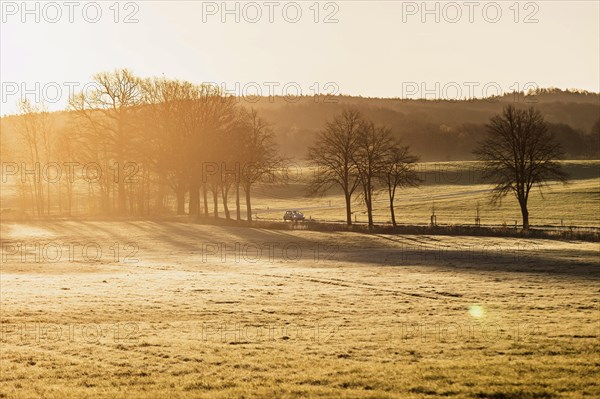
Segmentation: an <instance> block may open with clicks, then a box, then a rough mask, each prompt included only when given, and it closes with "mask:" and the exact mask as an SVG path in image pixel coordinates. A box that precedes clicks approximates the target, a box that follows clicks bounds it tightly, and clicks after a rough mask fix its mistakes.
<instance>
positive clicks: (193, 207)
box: [188, 181, 200, 216]
mask: <svg viewBox="0 0 600 399" xmlns="http://www.w3.org/2000/svg"><path fill="white" fill-rule="evenodd" d="M188 212H189V214H190V216H197V215H199V214H200V187H198V183H196V182H195V181H192V182H190V204H189V206H188Z"/></svg>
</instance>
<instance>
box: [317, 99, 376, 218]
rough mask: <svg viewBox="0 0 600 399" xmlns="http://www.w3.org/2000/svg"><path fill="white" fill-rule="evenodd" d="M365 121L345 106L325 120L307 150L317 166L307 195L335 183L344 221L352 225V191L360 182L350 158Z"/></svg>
mask: <svg viewBox="0 0 600 399" xmlns="http://www.w3.org/2000/svg"><path fill="white" fill-rule="evenodd" d="M364 125H365V121H364V119H363V117H362V115H361V113H360V112H359V111H358V110H356V109H345V110H344V111H342V113H341V114H340V115H337V116H335V117H334V119H333V120H332V121H329V122H327V124H326V125H325V129H324V130H323V131H322V132H320V133H319V135H318V136H317V142H316V144H315V145H314V146H312V147H310V148H309V150H308V159H309V161H310V162H311V164H312V165H313V166H315V167H316V168H317V171H316V172H315V176H314V178H313V180H312V182H311V184H310V188H309V191H310V193H311V194H313V195H315V194H322V193H324V192H325V191H327V190H328V189H329V188H331V187H333V186H339V187H340V188H341V189H342V190H343V192H344V198H345V200H346V223H347V224H348V225H351V224H352V194H354V191H355V190H356V188H357V187H358V185H359V183H360V181H359V177H358V173H357V169H356V166H355V164H354V161H353V158H354V156H355V153H356V151H357V147H358V144H357V141H358V137H359V135H360V131H361V130H362V129H364Z"/></svg>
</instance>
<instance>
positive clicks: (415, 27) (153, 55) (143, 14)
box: [0, 0, 600, 114]
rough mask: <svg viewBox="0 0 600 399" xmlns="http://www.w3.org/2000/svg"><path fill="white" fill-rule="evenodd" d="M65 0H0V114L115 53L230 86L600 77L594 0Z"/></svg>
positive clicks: (483, 83) (505, 82)
mask: <svg viewBox="0 0 600 399" xmlns="http://www.w3.org/2000/svg"><path fill="white" fill-rule="evenodd" d="M75 3H76V5H75V6H74V8H69V7H70V6H67V5H65V4H64V2H62V1H58V2H55V3H50V5H47V4H46V3H45V2H30V3H27V7H28V10H30V11H31V12H30V13H25V10H24V9H23V6H22V5H21V1H18V2H11V1H3V2H2V25H1V32H0V33H1V39H0V44H1V48H0V52H1V54H0V56H1V58H0V60H1V69H0V72H1V80H2V114H7V113H12V112H14V110H15V105H14V104H15V102H16V101H17V99H18V98H20V97H21V96H22V95H24V94H26V93H25V91H26V90H28V91H29V94H28V96H29V98H32V99H33V98H34V96H35V95H36V94H37V95H38V97H45V98H46V100H47V102H48V103H49V106H50V108H51V109H57V108H61V107H64V105H65V104H66V98H67V96H68V93H69V91H70V89H69V86H70V85H71V86H72V85H75V84H78V85H83V84H85V83H87V82H90V81H91V76H92V75H93V74H94V73H96V72H100V71H105V70H112V69H114V68H120V67H127V68H130V69H132V70H133V71H134V72H135V73H136V74H138V75H141V76H154V75H162V74H164V75H166V76H168V77H174V78H179V79H186V80H190V81H193V82H217V83H219V84H220V83H224V84H225V85H226V86H225V87H226V89H228V90H230V91H232V92H236V93H238V94H240V93H241V94H244V93H245V94H252V93H255V92H257V91H260V92H261V93H262V94H264V95H267V94H269V91H270V90H271V91H272V92H273V93H274V94H286V93H287V94H294V93H295V92H296V91H297V90H298V89H300V90H302V92H303V94H314V91H317V90H319V91H321V92H327V93H331V92H339V93H343V94H352V95H363V96H380V97H424V96H427V97H430V98H431V97H445V98H455V97H459V96H460V97H467V96H469V95H473V96H476V97H480V96H482V95H485V94H495V92H496V91H497V90H499V89H501V90H502V91H511V90H513V89H515V88H522V87H523V86H524V85H525V84H527V83H530V85H531V86H533V85H537V86H540V87H548V86H553V87H560V88H579V89H586V90H591V91H596V92H597V91H599V90H600V89H599V85H600V76H599V75H600V72H599V71H600V65H599V59H600V53H599V52H600V50H599V49H600V39H599V37H600V21H599V18H600V5H599V4H600V2H599V1H596V0H591V1H535V2H526V1H522V2H519V3H518V4H517V6H515V5H514V4H515V1H497V2H488V1H483V2H471V3H468V2H464V1H457V2H432V1H430V2H427V4H426V7H427V9H428V10H430V11H431V13H429V14H425V13H424V9H423V3H422V2H421V1H418V2H406V1H335V2H327V1H321V2H319V4H318V5H317V6H315V1H297V2H287V1H273V2H268V1H267V2H262V1H257V2H253V3H251V4H248V2H227V8H228V9H229V10H233V11H232V13H230V14H225V13H224V6H223V3H222V2H221V1H218V2H202V1H180V2H174V1H138V2H120V3H119V4H118V7H115V6H114V5H113V4H114V1H108V2H97V3H93V2H75ZM236 8H237V9H236ZM117 9H118V13H117V12H116V11H117ZM317 9H318V10H319V12H318V15H317V13H316V10H317ZM98 10H100V11H101V15H98V14H97V12H98ZM298 10H300V12H301V15H298ZM517 11H518V12H517ZM498 12H500V14H498ZM259 13H260V14H259ZM117 14H118V15H117ZM128 16H129V20H130V22H132V23H125V22H124V20H125V19H126V17H128ZM236 17H237V18H239V22H236V21H235V19H236ZM36 18H38V19H39V21H36ZM70 18H71V19H72V20H73V21H72V22H70V21H69V19H70ZM115 18H117V21H118V22H115ZM223 18H225V22H223V20H222V19H223ZM270 18H272V20H273V22H270V21H269V19H270ZM315 18H316V19H317V22H315ZM423 18H425V21H423ZM436 18H438V19H439V20H438V21H436ZM325 19H327V20H328V21H329V22H330V23H325V21H324V20H325ZM515 19H516V20H517V21H516V22H515ZM94 20H97V22H95V23H94V22H93V21H94ZM136 20H137V22H135V21H136ZM256 20H257V22H253V21H256ZM295 20H297V22H295V23H294V22H293V21H295ZM470 20H471V21H472V22H471V21H470ZM52 21H57V22H52ZM336 21H337V22H336ZM453 21H454V22H453ZM494 21H496V22H494ZM526 21H527V22H529V23H526ZM536 21H537V22H536ZM71 82H73V83H71ZM236 82H237V85H236ZM328 83H330V84H329V85H327V84H328ZM36 84H37V85H36ZM270 87H271V88H270ZM484 88H485V89H484ZM58 89H60V90H61V92H60V93H58V92H57V90H58Z"/></svg>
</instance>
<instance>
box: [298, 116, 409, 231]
mask: <svg viewBox="0 0 600 399" xmlns="http://www.w3.org/2000/svg"><path fill="white" fill-rule="evenodd" d="M309 160H310V162H311V163H312V164H313V165H314V166H315V167H316V168H318V169H317V173H315V178H314V179H313V181H312V182H311V187H310V191H311V193H313V194H320V193H321V194H322V193H324V192H326V191H327V190H329V189H330V188H332V187H334V186H337V187H339V188H340V189H341V190H342V191H343V193H344V197H345V202H346V223H347V224H348V225H351V224H352V196H353V195H354V194H355V192H356V191H357V190H358V195H359V198H360V199H362V201H364V204H365V206H366V208H367V216H368V220H369V227H370V228H372V227H373V195H374V192H375V191H376V190H378V189H383V190H386V191H387V194H388V198H389V205H390V216H391V220H392V223H393V225H394V226H396V217H395V213H394V198H395V195H396V191H397V189H398V188H402V187H409V186H417V185H418V184H419V183H420V179H419V177H418V175H417V172H416V162H417V161H418V158H417V157H416V156H414V155H412V154H411V153H410V150H409V148H408V147H407V146H402V145H401V144H400V142H399V141H398V140H397V139H395V138H394V137H393V136H392V133H391V131H390V130H389V129H387V128H385V127H381V126H376V125H375V124H374V123H373V122H372V121H369V120H367V119H366V118H364V117H363V116H362V115H361V113H360V112H359V111H358V110H356V109H345V110H344V111H343V112H342V113H341V114H340V115H337V116H336V117H335V118H334V119H333V120H332V121H330V122H328V123H327V124H326V126H325V128H324V130H323V131H322V132H321V133H320V134H319V136H318V138H317V142H316V143H315V145H314V146H312V147H310V148H309Z"/></svg>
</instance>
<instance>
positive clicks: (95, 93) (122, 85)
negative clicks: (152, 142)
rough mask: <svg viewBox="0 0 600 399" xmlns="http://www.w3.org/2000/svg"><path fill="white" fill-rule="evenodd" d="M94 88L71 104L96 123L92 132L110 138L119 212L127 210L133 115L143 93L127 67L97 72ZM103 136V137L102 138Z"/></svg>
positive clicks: (75, 98) (78, 111) (77, 111)
mask: <svg viewBox="0 0 600 399" xmlns="http://www.w3.org/2000/svg"><path fill="white" fill-rule="evenodd" d="M94 81H95V86H94V89H92V90H88V91H87V92H86V93H81V94H80V95H78V96H74V97H73V98H72V99H71V101H70V107H71V109H73V110H74V111H76V113H77V114H78V115H79V116H80V117H82V118H83V119H84V120H86V121H87V122H88V123H89V124H91V125H92V126H93V131H95V132H97V133H98V134H99V135H101V136H103V137H102V138H101V139H102V140H108V141H109V144H108V145H109V151H110V153H111V156H112V157H114V161H115V166H116V167H117V168H118V169H117V171H116V172H117V190H118V191H117V193H118V212H119V213H121V214H122V213H125V210H126V198H125V196H126V193H125V178H124V175H125V170H124V167H125V163H126V161H127V160H126V156H127V154H128V153H129V152H130V150H131V146H132V138H131V123H132V119H131V114H132V113H133V112H134V111H135V110H136V107H137V106H138V105H140V103H141V101H142V99H143V96H142V91H141V85H140V80H139V79H138V78H136V77H135V76H133V74H132V73H131V72H130V71H129V70H127V69H119V70H115V71H114V72H103V73H98V74H96V75H94ZM99 139H100V138H99Z"/></svg>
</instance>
